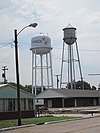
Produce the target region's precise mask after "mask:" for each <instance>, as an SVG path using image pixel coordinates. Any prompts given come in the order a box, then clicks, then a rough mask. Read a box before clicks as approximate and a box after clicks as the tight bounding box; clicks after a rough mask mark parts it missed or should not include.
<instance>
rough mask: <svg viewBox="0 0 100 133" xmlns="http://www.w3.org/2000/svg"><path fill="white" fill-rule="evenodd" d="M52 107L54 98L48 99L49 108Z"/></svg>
mask: <svg viewBox="0 0 100 133" xmlns="http://www.w3.org/2000/svg"><path fill="white" fill-rule="evenodd" d="M51 107H52V100H48V108H51Z"/></svg>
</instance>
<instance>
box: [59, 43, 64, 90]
mask: <svg viewBox="0 0 100 133" xmlns="http://www.w3.org/2000/svg"><path fill="white" fill-rule="evenodd" d="M64 46H65V45H64V41H63V51H62V61H61V78H60V89H61V84H62V72H63V59H64Z"/></svg>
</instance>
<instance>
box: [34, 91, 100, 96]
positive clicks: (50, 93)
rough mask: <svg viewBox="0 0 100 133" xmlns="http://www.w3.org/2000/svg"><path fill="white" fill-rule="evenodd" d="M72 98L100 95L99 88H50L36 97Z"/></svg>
mask: <svg viewBox="0 0 100 133" xmlns="http://www.w3.org/2000/svg"><path fill="white" fill-rule="evenodd" d="M61 97H64V98H71V97H100V91H97V90H71V89H48V90H46V91H44V92H42V93H41V94H39V95H38V96H36V98H61Z"/></svg>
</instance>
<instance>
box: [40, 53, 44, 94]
mask: <svg viewBox="0 0 100 133" xmlns="http://www.w3.org/2000/svg"><path fill="white" fill-rule="evenodd" d="M42 56H43V55H42V54H41V55H40V58H41V92H43V60H42Z"/></svg>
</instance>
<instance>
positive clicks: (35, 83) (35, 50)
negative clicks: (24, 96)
mask: <svg viewBox="0 0 100 133" xmlns="http://www.w3.org/2000/svg"><path fill="white" fill-rule="evenodd" d="M34 69H35V92H34V93H35V95H36V79H37V78H36V76H37V74H36V69H37V66H36V49H35V68H34Z"/></svg>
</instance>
